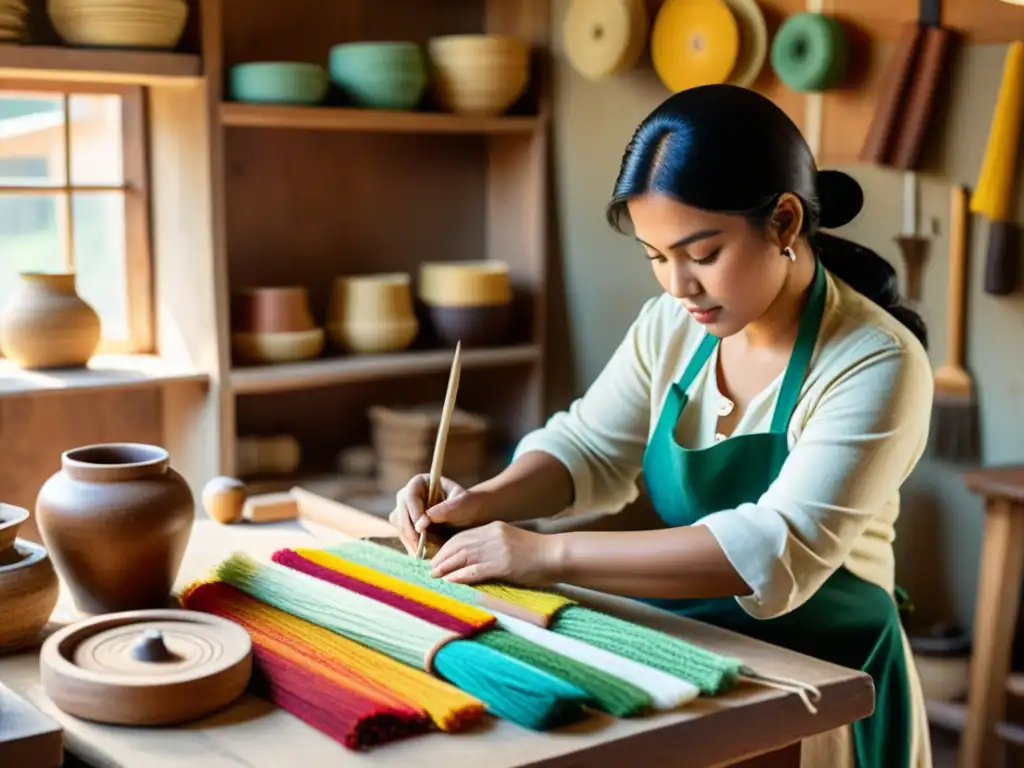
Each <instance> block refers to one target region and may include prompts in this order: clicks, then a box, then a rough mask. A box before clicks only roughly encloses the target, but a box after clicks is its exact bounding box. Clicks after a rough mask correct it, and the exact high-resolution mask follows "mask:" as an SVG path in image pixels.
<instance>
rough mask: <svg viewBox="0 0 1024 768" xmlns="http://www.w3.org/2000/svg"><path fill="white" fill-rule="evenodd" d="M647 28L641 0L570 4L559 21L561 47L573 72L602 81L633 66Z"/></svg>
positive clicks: (583, 0)
mask: <svg viewBox="0 0 1024 768" xmlns="http://www.w3.org/2000/svg"><path fill="white" fill-rule="evenodd" d="M647 24H648V18H647V6H646V5H645V4H644V0H572V2H570V3H569V8H568V10H567V11H566V14H565V18H564V19H563V20H562V45H563V47H564V48H565V54H566V57H567V58H568V59H569V63H570V64H571V65H572V67H573V69H575V70H576V71H577V72H579V73H580V74H581V75H582V76H583V77H585V78H587V79H588V80H602V79H604V78H606V77H613V76H614V75H618V74H620V73H622V72H625V71H626V70H628V69H631V68H632V67H633V66H634V65H635V64H636V62H637V60H638V59H639V58H640V55H641V54H642V53H643V52H644V46H645V45H646V43H647Z"/></svg>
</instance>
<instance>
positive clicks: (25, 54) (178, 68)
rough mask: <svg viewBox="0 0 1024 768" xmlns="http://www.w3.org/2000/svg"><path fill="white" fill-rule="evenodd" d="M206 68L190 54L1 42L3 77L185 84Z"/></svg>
mask: <svg viewBox="0 0 1024 768" xmlns="http://www.w3.org/2000/svg"><path fill="white" fill-rule="evenodd" d="M202 69H203V68H202V61H201V59H200V57H199V56H198V55H195V54H189V53H169V52H165V51H135V50H132V51H127V50H113V49H108V50H104V49H96V48H69V47H64V46H59V45H57V46H51V45H19V44H11V43H0V77H14V78H19V79H24V80H42V79H46V80H66V81H74V82H105V83H130V84H135V85H153V84H169V83H175V82H181V83H183V84H184V83H190V82H193V81H197V80H198V79H200V78H201V77H202V74H203V71H202Z"/></svg>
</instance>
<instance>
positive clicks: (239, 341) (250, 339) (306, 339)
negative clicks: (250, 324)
mask: <svg viewBox="0 0 1024 768" xmlns="http://www.w3.org/2000/svg"><path fill="white" fill-rule="evenodd" d="M231 346H232V349H233V351H234V354H235V357H236V358H237V359H238V360H240V361H245V362H249V363H289V362H295V361H298V360H309V359H311V358H314V357H316V356H317V355H319V354H320V353H321V352H322V351H323V348H324V329H323V328H314V329H313V330H311V331H286V332H283V333H233V334H231Z"/></svg>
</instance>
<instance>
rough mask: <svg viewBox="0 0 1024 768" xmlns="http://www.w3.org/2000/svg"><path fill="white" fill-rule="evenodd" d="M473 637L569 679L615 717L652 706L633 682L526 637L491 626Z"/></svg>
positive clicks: (592, 702) (642, 691) (527, 662)
mask: <svg viewBox="0 0 1024 768" xmlns="http://www.w3.org/2000/svg"><path fill="white" fill-rule="evenodd" d="M531 626H532V625H531ZM537 629H540V627H537ZM542 631H543V630H542ZM474 641H475V642H477V643H480V644H482V645H486V646H487V647H488V648H493V649H494V650H496V651H501V652H502V653H504V654H505V655H506V656H512V657H513V658H516V659H519V660H520V661H522V662H524V663H526V664H529V665H531V666H534V667H537V668H538V669H543V670H544V671H546V672H550V673H551V674H552V675H554V676H555V677H560V678H561V679H562V680H565V681H566V682H568V683H572V684H573V685H575V686H577V687H578V688H579V689H580V690H582V691H585V692H586V693H587V694H588V695H589V696H590V701H591V704H592V705H593V706H594V707H596V708H597V709H600V710H602V711H604V712H607V713H609V714H611V715H615V716H616V717H632V716H635V715H639V714H641V713H643V712H645V711H647V710H649V709H651V707H652V706H653V702H652V701H651V697H650V696H648V695H647V693H646V692H645V691H644V690H642V689H641V688H638V687H637V686H635V685H633V684H632V683H629V682H627V681H626V680H623V679H621V678H618V677H614V676H613V675H610V674H608V673H607V672H604V671H602V670H600V669H598V668H596V667H592V666H590V665H588V664H585V663H584V662H583V661H581V660H579V659H574V658H571V657H569V656H566V655H564V654H561V653H558V652H557V651H554V650H552V649H550V648H545V647H544V646H543V645H539V644H538V643H535V642H532V641H531V640H528V639H526V638H525V637H520V636H519V635H515V634H512V633H511V632H506V631H504V630H500V629H490V630H487V631H486V632H481V633H480V634H479V635H477V636H476V637H475V638H474Z"/></svg>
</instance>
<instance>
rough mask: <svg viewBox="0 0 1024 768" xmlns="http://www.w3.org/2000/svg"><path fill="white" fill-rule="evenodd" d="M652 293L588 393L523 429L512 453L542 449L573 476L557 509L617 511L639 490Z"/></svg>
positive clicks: (648, 395) (647, 424)
mask: <svg viewBox="0 0 1024 768" xmlns="http://www.w3.org/2000/svg"><path fill="white" fill-rule="evenodd" d="M656 301H657V299H650V300H648V301H647V302H646V303H645V304H644V307H643V308H642V309H641V311H640V313H639V315H638V316H637V318H636V320H634V321H633V323H632V325H631V326H630V328H629V331H628V332H627V333H626V335H625V338H623V340H622V342H621V343H620V344H619V346H618V348H617V349H616V350H615V352H614V354H613V355H612V357H611V359H610V360H609V361H608V363H607V364H606V365H605V367H604V368H603V369H602V371H601V373H600V374H599V375H598V376H597V378H596V379H595V380H594V382H593V384H591V385H590V387H589V388H588V389H587V391H586V393H585V394H584V395H583V396H582V397H580V398H578V399H576V400H575V401H573V403H572V404H571V405H570V406H569V408H568V409H567V410H565V411H560V412H558V413H556V414H554V415H553V416H552V417H551V418H550V419H548V421H547V423H546V424H545V425H544V426H543V427H541V428H540V429H537V430H534V431H533V432H530V433H529V434H527V435H526V436H525V437H524V438H523V439H522V440H521V441H520V442H519V445H518V446H517V447H516V451H515V458H518V457H519V456H521V455H523V454H524V453H528V452H530V451H542V452H544V453H547V454H550V455H551V456H554V457H555V458H556V459H558V460H559V461H560V462H562V464H563V465H564V466H565V467H566V469H567V470H568V471H569V474H570V475H571V476H572V481H573V491H574V495H573V503H572V505H571V507H569V508H568V509H566V510H565V511H563V512H562V513H561V515H563V516H564V515H572V514H577V513H582V512H590V511H617V510H619V509H621V508H622V507H623V506H625V505H626V504H627V503H629V502H630V501H632V500H633V499H634V498H636V496H637V486H636V481H637V478H638V477H639V475H640V471H641V469H642V465H643V455H644V449H645V447H646V445H647V435H648V431H649V429H650V409H651V403H650V400H651V368H650V362H651V359H652V356H651V354H650V353H651V350H650V346H651V343H650V327H649V322H650V315H651V312H652V308H653V307H654V305H655V302H656Z"/></svg>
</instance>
